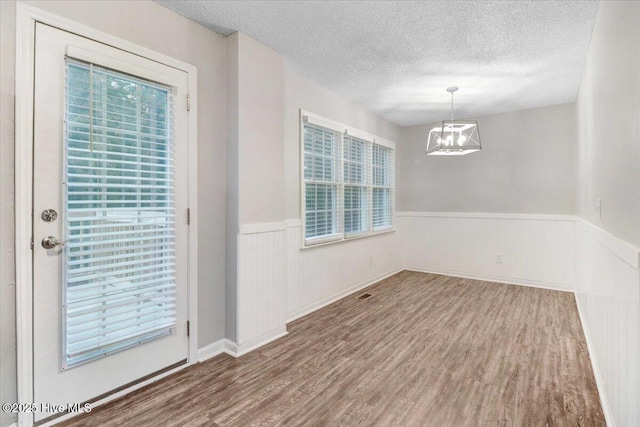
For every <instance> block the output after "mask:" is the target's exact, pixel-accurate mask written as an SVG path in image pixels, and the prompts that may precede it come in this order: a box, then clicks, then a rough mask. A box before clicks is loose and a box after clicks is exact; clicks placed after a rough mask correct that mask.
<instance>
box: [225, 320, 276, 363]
mask: <svg viewBox="0 0 640 427" xmlns="http://www.w3.org/2000/svg"><path fill="white" fill-rule="evenodd" d="M288 333H289V332H287V327H286V325H285V326H282V327H279V328H276V329H274V330H272V331H269V332H267V333H266V334H262V335H260V336H259V337H256V338H254V339H252V340H249V341H247V342H245V343H242V344H237V343H235V342H233V341H231V340H226V342H225V349H224V351H225V353H227V354H229V355H230V356H233V357H240V356H242V355H243V354H247V353H249V352H250V351H253V350H256V349H257V348H259V347H262V346H263V345H266V344H269V343H270V342H272V341H275V340H277V339H278V338H282V337H284V336H285V335H287V334H288Z"/></svg>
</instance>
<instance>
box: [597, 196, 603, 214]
mask: <svg viewBox="0 0 640 427" xmlns="http://www.w3.org/2000/svg"><path fill="white" fill-rule="evenodd" d="M596 215H598V218H602V199H596Z"/></svg>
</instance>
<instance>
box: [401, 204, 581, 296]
mask: <svg viewBox="0 0 640 427" xmlns="http://www.w3.org/2000/svg"><path fill="white" fill-rule="evenodd" d="M574 221H575V217H573V216H562V215H521V214H475V213H469V214H466V213H458V212H455V213H431V212H417V213H416V212H399V213H398V214H397V219H396V223H397V224H398V230H399V234H400V239H401V241H402V253H403V255H404V257H403V264H404V266H405V268H408V269H413V270H418V271H428V272H434V273H441V274H450V275H454V276H465V277H474V278H479V279H486V280H494V281H502V282H508V283H509V282H510V283H519V284H526V285H530V286H540V287H547V288H553V289H560V290H567V291H572V290H573V288H574V284H575V267H574V266H575V258H574ZM496 253H501V254H502V259H503V261H502V263H497V262H496Z"/></svg>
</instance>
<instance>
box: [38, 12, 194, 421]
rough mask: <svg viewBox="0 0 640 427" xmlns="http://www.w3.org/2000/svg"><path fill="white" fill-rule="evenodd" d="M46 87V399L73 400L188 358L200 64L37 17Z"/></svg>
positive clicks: (41, 190)
mask: <svg viewBox="0 0 640 427" xmlns="http://www.w3.org/2000/svg"><path fill="white" fill-rule="evenodd" d="M34 87H35V94H34V104H35V105H34V168H33V170H34V176H33V182H34V188H33V207H34V211H33V239H34V242H33V243H34V244H33V260H34V265H33V271H34V285H33V295H34V297H33V325H34V331H33V337H34V341H33V351H34V355H33V356H34V401H35V402H38V403H48V404H55V405H63V406H65V407H66V405H68V404H74V403H82V402H87V401H91V400H92V399H95V398H96V397H99V396H103V395H105V394H107V393H109V392H112V391H113V390H115V389H118V388H120V387H122V386H124V385H127V384H129V383H132V382H134V381H136V380H138V379H140V378H142V377H145V376H148V375H150V374H153V373H155V372H158V371H160V370H163V369H166V368H167V367H170V366H174V365H177V364H180V363H186V359H187V355H188V331H187V261H188V260H187V248H188V242H187V238H188V230H187V164H186V161H187V111H186V106H185V100H186V96H187V87H188V74H187V73H186V72H184V71H180V70H177V69H175V68H172V67H169V66H166V65H163V64H159V63H157V62H155V61H151V60H148V59H145V58H142V57H140V56H137V55H133V54H131V53H127V52H124V51H122V50H119V49H116V48H113V47H110V46H107V45H104V44H101V43H98V42H95V41H92V40H89V39H86V38H83V37H80V36H77V35H74V34H71V33H67V32H64V31H61V30H58V29H55V28H52V27H49V26H46V25H43V24H37V25H36V55H35V86H34ZM58 409H59V408H58ZM58 409H54V410H53V411H52V410H51V409H50V410H49V411H44V412H39V413H36V414H35V420H36V421H38V420H43V419H46V418H47V417H50V416H52V415H53V413H55V412H56V411H57V410H58Z"/></svg>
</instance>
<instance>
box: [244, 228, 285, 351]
mask: <svg viewBox="0 0 640 427" xmlns="http://www.w3.org/2000/svg"><path fill="white" fill-rule="evenodd" d="M286 237H287V236H286V231H285V224H284V222H281V223H269V224H251V225H243V226H241V228H240V233H239V234H238V266H237V268H238V274H237V277H238V284H237V286H238V290H237V304H238V306H237V316H238V317H237V328H238V329H237V343H235V345H236V346H237V348H236V349H234V351H235V352H237V353H238V354H241V353H246V352H247V351H249V349H253V348H256V347H259V346H260V345H262V344H266V343H267V342H269V341H272V340H273V339H275V338H274V337H278V336H282V335H284V334H286V316H285V313H286V301H287V294H286V280H287V274H286V267H287V259H286V256H287V254H286V243H287V241H286Z"/></svg>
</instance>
